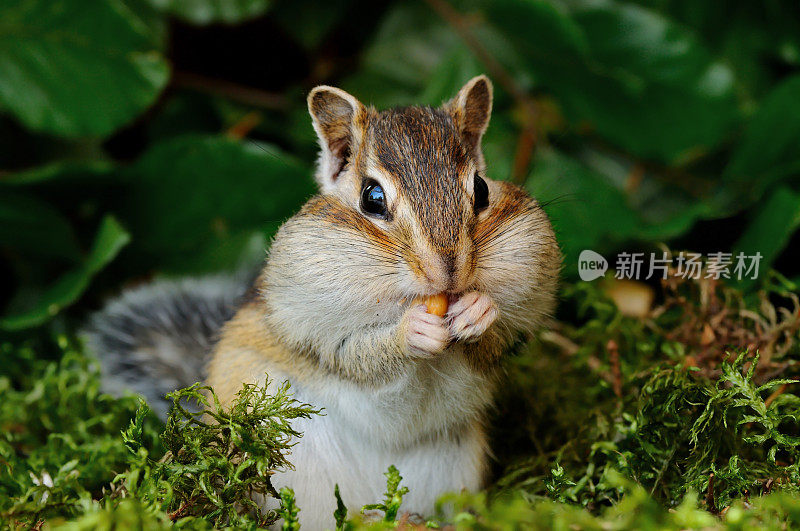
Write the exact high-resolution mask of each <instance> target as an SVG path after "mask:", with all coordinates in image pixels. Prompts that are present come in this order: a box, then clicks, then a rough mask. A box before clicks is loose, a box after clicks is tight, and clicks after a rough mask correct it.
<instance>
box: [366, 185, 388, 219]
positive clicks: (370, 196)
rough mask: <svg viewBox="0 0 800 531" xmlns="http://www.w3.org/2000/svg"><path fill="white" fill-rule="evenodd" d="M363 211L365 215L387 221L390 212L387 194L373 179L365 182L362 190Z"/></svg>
mask: <svg viewBox="0 0 800 531" xmlns="http://www.w3.org/2000/svg"><path fill="white" fill-rule="evenodd" d="M361 210H363V211H364V213H365V214H370V215H372V216H377V217H379V218H383V219H386V217H387V215H388V212H387V209H386V194H385V193H384V192H383V188H381V185H380V184H378V183H377V182H375V181H373V180H372V179H368V180H366V181H364V187H363V188H362V189H361Z"/></svg>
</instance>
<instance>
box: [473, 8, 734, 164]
mask: <svg viewBox="0 0 800 531" xmlns="http://www.w3.org/2000/svg"><path fill="white" fill-rule="evenodd" d="M487 14H488V15H489V18H490V20H491V22H492V23H493V24H494V26H495V27H497V28H498V29H499V30H501V31H502V32H503V34H504V35H505V37H507V38H508V39H509V40H510V41H511V42H512V43H513V44H514V45H515V47H516V50H517V52H518V53H519V54H520V56H521V57H523V58H524V59H525V68H526V72H525V73H531V74H533V77H534V81H535V82H536V83H537V84H538V85H540V86H542V87H543V88H545V89H547V90H550V91H551V92H552V93H553V94H554V95H555V96H556V97H557V98H558V101H559V103H560V104H561V105H562V107H563V109H564V111H565V114H566V116H567V117H568V118H569V119H570V120H571V121H572V122H573V124H574V125H576V126H580V127H581V128H582V129H586V128H589V129H591V130H594V131H595V132H596V133H597V134H598V135H599V136H601V137H603V138H605V139H607V140H609V141H611V142H613V143H614V144H616V145H619V146H620V147H622V148H624V149H626V150H628V151H630V152H631V153H632V154H634V155H637V156H640V157H646V158H656V159H660V160H662V161H665V162H668V163H672V164H677V163H682V162H684V161H686V160H690V159H692V158H694V157H696V156H697V155H698V154H701V153H703V152H705V151H708V150H710V149H712V148H713V147H715V146H717V145H718V144H719V143H720V142H721V141H722V140H723V139H724V137H725V135H726V134H727V133H728V130H729V128H730V126H731V125H732V123H733V121H734V120H735V119H736V116H737V108H736V105H735V100H734V98H733V76H732V73H731V72H730V70H729V69H728V68H727V67H725V66H724V65H722V64H720V63H716V62H713V61H712V60H711V57H710V54H709V53H708V51H707V50H706V49H705V48H704V47H703V46H702V45H701V44H700V43H699V42H698V41H697V39H696V38H695V37H694V36H693V35H692V34H691V33H690V32H688V31H686V30H685V29H683V28H681V27H679V26H677V25H675V24H673V23H672V22H671V21H669V20H667V19H665V18H664V17H662V16H661V15H658V14H657V13H655V12H652V11H649V10H646V9H643V8H640V7H636V6H633V5H629V4H623V3H620V2H612V1H607V2H585V3H584V2H578V3H577V5H575V6H574V7H573V8H572V10H571V11H569V12H568V11H562V10H558V9H557V8H555V7H553V6H551V5H550V4H549V3H547V2H544V1H543V0H528V1H525V2H517V1H514V0H500V1H498V2H492V3H491V4H490V7H489V8H488V11H487Z"/></svg>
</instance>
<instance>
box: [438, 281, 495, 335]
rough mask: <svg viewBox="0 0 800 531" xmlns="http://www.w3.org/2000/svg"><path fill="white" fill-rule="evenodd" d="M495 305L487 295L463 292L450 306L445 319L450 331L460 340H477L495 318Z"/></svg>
mask: <svg viewBox="0 0 800 531" xmlns="http://www.w3.org/2000/svg"><path fill="white" fill-rule="evenodd" d="M497 315H498V311H497V306H495V304H494V302H493V301H492V299H491V298H489V296H488V295H485V294H483V293H480V292H477V291H472V292H470V293H465V294H464V295H462V296H461V298H459V299H458V300H457V301H456V302H455V303H453V304H452V305H451V306H450V309H449V310H448V312H447V321H448V322H449V323H450V332H451V333H452V334H453V336H454V337H455V338H456V339H458V340H460V341H466V342H471V341H477V340H478V338H479V337H480V336H481V334H483V333H484V332H486V330H487V329H488V328H489V327H490V326H491V325H492V323H494V322H495V320H496V319H497Z"/></svg>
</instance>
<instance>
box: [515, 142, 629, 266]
mask: <svg viewBox="0 0 800 531" xmlns="http://www.w3.org/2000/svg"><path fill="white" fill-rule="evenodd" d="M526 188H527V190H528V191H529V192H530V193H531V195H533V197H535V198H537V199H538V200H539V201H540V202H542V203H543V204H544V210H545V211H546V212H547V214H548V216H549V217H550V220H551V221H552V223H553V226H554V228H555V230H556V236H557V238H558V241H559V243H560V244H561V246H562V248H563V251H564V254H565V263H566V264H567V269H569V268H570V267H571V265H570V264H575V263H576V260H577V258H578V254H579V253H580V252H581V251H582V250H584V249H592V250H594V251H597V252H601V253H602V252H603V251H604V250H610V249H612V248H613V247H614V246H615V245H618V244H619V243H621V242H624V241H626V240H627V239H628V238H631V237H633V236H634V235H635V234H636V233H637V230H638V227H639V224H640V221H639V219H638V217H637V216H636V213H635V212H634V211H633V209H632V208H631V206H630V205H629V204H628V201H627V199H626V198H625V195H624V194H623V193H622V192H621V191H620V190H619V189H617V188H616V187H615V186H614V185H613V184H611V183H610V182H608V181H607V180H606V179H604V178H603V177H602V176H601V175H598V174H597V173H595V172H593V171H591V170H590V169H588V168H586V167H585V166H583V165H581V164H580V163H579V162H577V161H575V160H572V159H569V158H567V157H566V156H564V155H562V154H560V153H557V152H556V151H552V150H544V149H541V150H539V151H538V152H537V158H536V161H535V164H534V167H533V170H532V171H531V175H530V177H529V178H528V182H527V184H526ZM570 272H574V270H572V271H570Z"/></svg>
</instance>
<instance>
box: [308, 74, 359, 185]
mask: <svg viewBox="0 0 800 531" xmlns="http://www.w3.org/2000/svg"><path fill="white" fill-rule="evenodd" d="M308 112H309V113H310V114H311V118H312V119H313V122H314V130H315V131H316V132H317V136H318V137H319V143H320V147H321V148H322V153H321V154H320V160H319V167H318V168H317V181H318V182H319V185H320V188H321V189H322V191H327V190H330V189H331V188H332V187H333V186H334V184H335V183H336V178H337V177H338V176H339V173H341V171H342V169H344V166H345V164H347V160H348V158H349V157H350V154H351V153H355V152H356V150H357V148H358V144H359V143H360V142H361V131H362V127H361V124H362V123H363V120H364V116H365V114H366V109H365V108H364V105H362V104H361V102H360V101H358V100H357V99H355V98H354V97H353V96H351V95H350V94H348V93H347V92H345V91H343V90H341V89H338V88H334V87H328V86H324V85H322V86H319V87H316V88H315V89H314V90H312V91H311V93H310V94H309V95H308Z"/></svg>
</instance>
